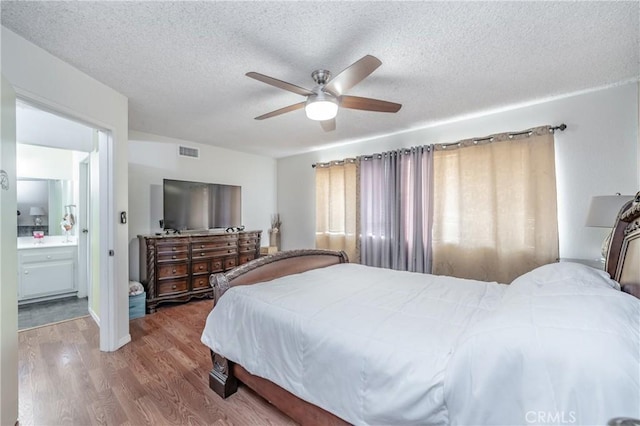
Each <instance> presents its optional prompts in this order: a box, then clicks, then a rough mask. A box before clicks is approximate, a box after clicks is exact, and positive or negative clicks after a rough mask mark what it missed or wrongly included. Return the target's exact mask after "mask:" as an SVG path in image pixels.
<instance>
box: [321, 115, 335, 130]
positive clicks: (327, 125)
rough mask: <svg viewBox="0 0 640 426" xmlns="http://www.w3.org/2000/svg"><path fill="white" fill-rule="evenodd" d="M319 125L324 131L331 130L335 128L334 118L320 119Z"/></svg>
mask: <svg viewBox="0 0 640 426" xmlns="http://www.w3.org/2000/svg"><path fill="white" fill-rule="evenodd" d="M320 125H321V126H322V130H324V131H325V132H333V131H334V130H335V129H336V119H335V118H332V119H331V120H325V121H321V122H320Z"/></svg>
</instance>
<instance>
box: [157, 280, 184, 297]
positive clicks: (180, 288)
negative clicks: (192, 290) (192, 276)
mask: <svg viewBox="0 0 640 426" xmlns="http://www.w3.org/2000/svg"><path fill="white" fill-rule="evenodd" d="M188 288H189V286H188V283H187V279H186V278H183V279H179V280H166V281H159V282H158V296H164V295H166V294H173V293H181V292H184V291H187V289H188Z"/></svg>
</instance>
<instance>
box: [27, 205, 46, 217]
mask: <svg viewBox="0 0 640 426" xmlns="http://www.w3.org/2000/svg"><path fill="white" fill-rule="evenodd" d="M46 214H47V213H45V211H44V209H43V208H42V207H31V208H30V209H29V215H30V216H44V215H46Z"/></svg>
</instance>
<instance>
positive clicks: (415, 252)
mask: <svg viewBox="0 0 640 426" xmlns="http://www.w3.org/2000/svg"><path fill="white" fill-rule="evenodd" d="M432 185H433V153H432V151H431V149H430V147H428V146H423V147H415V148H411V149H410V150H408V149H407V150H397V151H390V152H386V153H384V154H376V155H374V156H371V157H362V158H361V161H360V257H361V263H362V264H364V265H370V266H377V267H382V268H390V269H397V270H406V271H414V272H425V273H429V272H431V227H432V217H433V195H432V194H433V191H432Z"/></svg>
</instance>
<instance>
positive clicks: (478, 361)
mask: <svg viewBox="0 0 640 426" xmlns="http://www.w3.org/2000/svg"><path fill="white" fill-rule="evenodd" d="M605 269H606V271H607V272H608V273H605V272H604V271H599V270H597V269H594V268H590V267H588V266H585V265H581V264H574V263H569V262H567V263H563V262H561V263H556V264H551V265H545V266H543V267H540V268H537V269H535V270H534V271H531V272H530V273H527V274H524V275H523V276H521V277H519V278H517V279H516V280H514V281H513V282H512V283H511V284H510V285H504V284H498V283H486V282H479V281H471V280H462V279H455V278H451V277H439V276H433V275H426V274H413V273H408V272H398V271H390V270H384V269H377V268H369V267H365V266H361V265H356V264H350V263H349V262H348V259H347V258H346V255H345V254H344V253H340V252H332V251H323V250H299V251H289V252H281V253H278V254H276V255H272V256H267V257H263V258H259V259H256V260H255V261H252V262H250V263H248V264H246V265H243V266H242V267H240V268H237V269H235V270H233V271H230V272H228V273H227V274H218V275H212V277H211V284H212V286H213V288H214V297H215V307H214V309H213V310H212V312H211V313H210V314H209V316H208V318H207V323H206V326H205V329H204V331H203V335H202V342H203V343H204V344H206V345H207V346H208V347H209V348H210V349H211V357H212V362H213V369H212V370H211V372H210V373H209V384H210V387H211V389H213V390H214V391H215V392H216V393H218V394H219V395H220V396H222V397H223V398H226V397H228V396H230V395H232V394H233V393H234V392H235V391H236V389H237V387H238V384H239V383H243V384H245V385H246V386H248V387H250V388H252V389H253V390H254V391H256V392H257V393H258V394H260V395H262V396H263V397H264V398H265V399H267V400H268V401H270V402H271V403H272V404H274V405H275V406H276V407H278V408H279V409H280V410H282V411H283V412H284V413H286V414H287V415H289V416H290V417H292V418H293V419H294V420H296V421H298V422H299V423H301V424H345V423H353V424H474V425H476V424H503V425H504V424H550V423H553V424H558V423H567V424H606V423H607V422H608V421H609V420H611V419H612V418H615V417H632V418H640V300H639V299H638V298H637V297H640V291H639V289H640V193H639V194H638V196H636V199H635V200H634V201H633V202H630V203H628V204H627V205H625V206H624V207H623V209H622V210H621V212H620V214H619V215H618V217H617V219H616V225H615V227H614V230H613V234H612V238H611V241H610V247H609V256H608V258H607V260H606V265H605ZM609 275H610V276H611V277H613V279H610V278H609ZM621 289H622V290H623V291H621ZM632 295H635V296H636V297H634V296H632Z"/></svg>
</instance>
